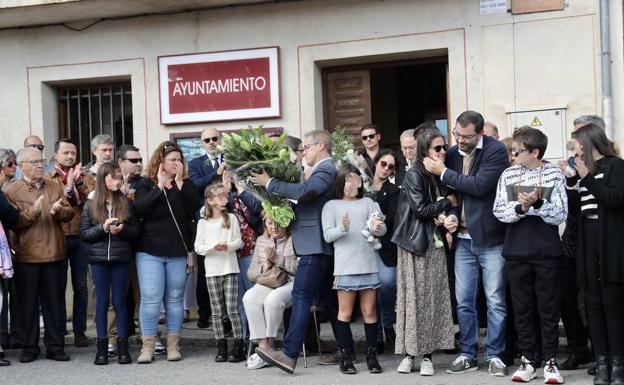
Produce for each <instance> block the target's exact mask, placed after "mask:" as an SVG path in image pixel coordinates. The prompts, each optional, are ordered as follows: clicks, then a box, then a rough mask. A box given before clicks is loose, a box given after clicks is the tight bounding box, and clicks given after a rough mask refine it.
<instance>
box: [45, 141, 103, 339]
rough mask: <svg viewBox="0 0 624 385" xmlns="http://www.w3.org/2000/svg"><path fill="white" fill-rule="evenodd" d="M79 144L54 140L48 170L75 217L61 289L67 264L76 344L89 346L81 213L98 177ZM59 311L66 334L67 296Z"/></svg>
mask: <svg viewBox="0 0 624 385" xmlns="http://www.w3.org/2000/svg"><path fill="white" fill-rule="evenodd" d="M77 154H78V146H76V142H74V141H73V140H72V139H69V138H64V139H60V140H59V141H58V142H56V143H54V161H53V162H52V165H53V169H52V170H50V172H48V173H47V175H48V176H49V177H50V179H51V180H52V181H54V182H56V183H57V184H58V185H59V186H61V187H62V188H63V191H64V193H65V197H66V199H67V201H68V202H69V204H70V205H71V206H72V209H73V210H74V218H73V219H72V220H71V221H70V222H66V223H63V224H62V227H63V232H64V233H65V246H66V252H65V256H66V258H65V259H64V260H63V264H64V268H63V274H62V275H61V279H60V280H59V284H60V285H61V292H63V293H65V290H66V288H67V267H68V264H69V265H70V266H71V281H72V288H73V291H74V297H73V305H72V314H73V315H72V329H73V331H74V345H75V346H76V347H81V348H82V347H87V346H89V339H88V338H87V336H86V335H85V331H86V330H87V304H88V297H89V290H88V286H87V270H88V268H89V264H88V261H87V253H88V252H89V248H88V246H87V245H86V244H85V243H84V242H82V241H81V240H80V213H81V212H82V207H83V205H84V203H85V202H86V201H87V197H88V196H89V193H90V192H91V191H93V190H94V188H95V178H94V177H93V176H92V175H91V174H89V173H88V172H86V171H85V170H83V168H82V165H81V164H80V163H79V162H78V158H77ZM59 310H60V314H61V318H60V319H59V324H58V329H59V333H61V335H63V336H64V335H65V334H67V326H66V325H67V322H66V318H67V314H66V311H65V296H64V295H63V296H62V297H61V298H60V309H59Z"/></svg>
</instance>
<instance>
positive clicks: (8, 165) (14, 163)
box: [4, 161, 17, 167]
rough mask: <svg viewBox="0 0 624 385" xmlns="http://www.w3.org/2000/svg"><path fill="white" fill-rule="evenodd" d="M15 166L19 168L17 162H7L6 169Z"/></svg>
mask: <svg viewBox="0 0 624 385" xmlns="http://www.w3.org/2000/svg"><path fill="white" fill-rule="evenodd" d="M13 166H17V163H16V162H15V161H10V162H7V164H6V166H4V167H13Z"/></svg>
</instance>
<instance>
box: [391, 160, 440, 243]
mask: <svg viewBox="0 0 624 385" xmlns="http://www.w3.org/2000/svg"><path fill="white" fill-rule="evenodd" d="M434 183H437V184H438V189H439V191H440V193H441V194H442V195H443V196H445V195H446V192H447V189H446V188H445V187H444V186H442V185H441V184H440V179H439V178H437V177H436V178H435V180H434V179H432V176H431V174H429V173H428V172H427V170H425V168H424V166H423V165H421V164H419V165H416V166H414V167H412V168H410V169H409V170H408V171H407V173H406V174H405V180H404V182H403V188H402V189H401V194H400V195H399V208H398V210H397V215H396V219H395V223H394V235H393V236H392V242H394V243H395V244H396V245H397V246H399V247H400V248H402V249H404V250H407V251H409V252H411V253H413V254H416V255H425V254H426V252H427V249H428V248H429V245H430V243H431V240H432V238H433V233H434V231H435V224H434V218H435V217H437V216H438V215H439V214H440V213H443V212H444V211H447V210H449V209H450V208H451V202H450V201H449V200H448V199H446V198H444V199H441V200H439V201H437V200H436V199H437V198H436V189H435V187H436V186H435V184H434Z"/></svg>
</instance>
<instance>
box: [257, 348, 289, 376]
mask: <svg viewBox="0 0 624 385" xmlns="http://www.w3.org/2000/svg"><path fill="white" fill-rule="evenodd" d="M256 354H257V355H258V356H260V358H262V359H263V360H264V362H268V363H269V364H271V365H274V366H277V367H278V368H280V369H282V370H283V371H285V372H286V373H290V374H293V373H294V372H295V366H297V361H295V360H293V359H292V358H290V357H288V356H286V355H285V354H284V353H283V352H282V351H281V350H277V351H276V350H270V349H267V350H265V349H262V348H256Z"/></svg>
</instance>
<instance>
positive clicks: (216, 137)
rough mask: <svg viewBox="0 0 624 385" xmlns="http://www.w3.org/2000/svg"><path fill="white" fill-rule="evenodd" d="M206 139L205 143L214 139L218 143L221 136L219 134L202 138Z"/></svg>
mask: <svg viewBox="0 0 624 385" xmlns="http://www.w3.org/2000/svg"><path fill="white" fill-rule="evenodd" d="M202 140H203V141H204V143H206V144H208V143H210V141H213V142H215V143H217V142H218V141H219V137H218V136H213V137H211V138H204V139H202Z"/></svg>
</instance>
